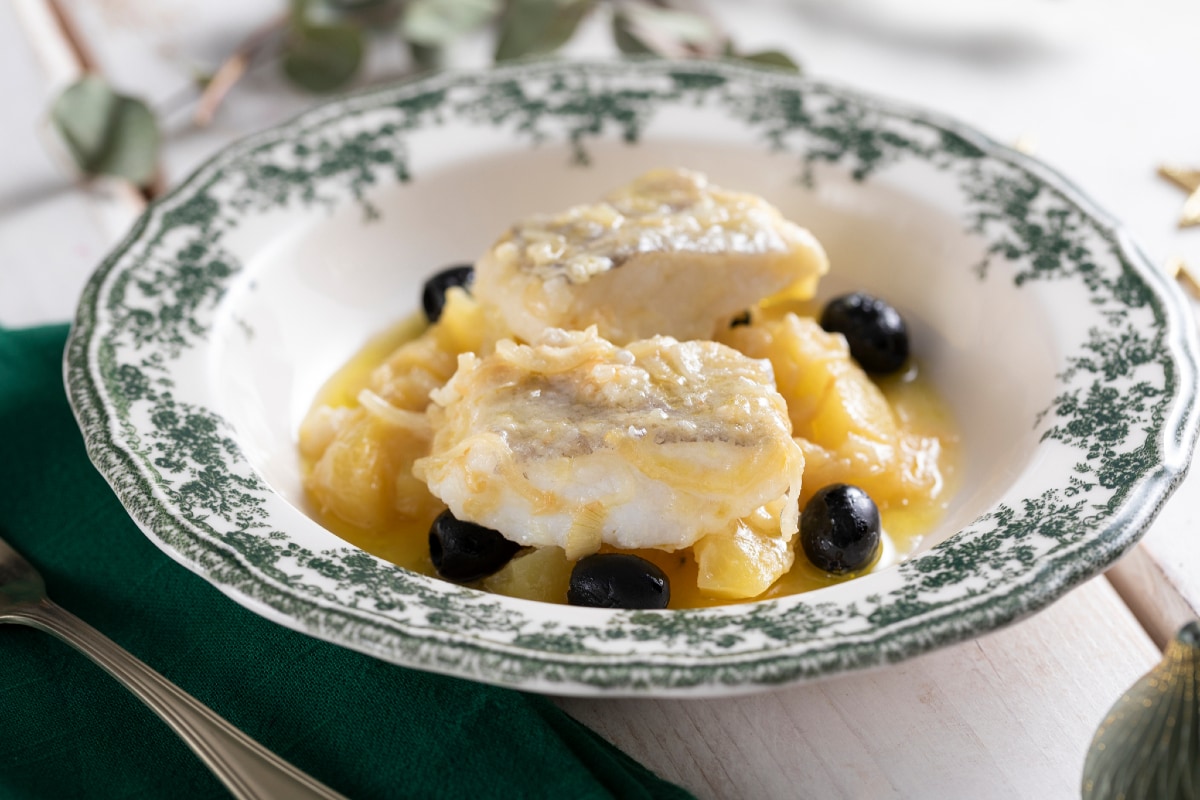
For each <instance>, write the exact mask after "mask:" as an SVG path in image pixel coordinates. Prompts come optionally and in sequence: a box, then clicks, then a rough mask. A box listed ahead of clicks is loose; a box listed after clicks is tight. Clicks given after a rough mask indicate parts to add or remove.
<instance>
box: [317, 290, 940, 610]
mask: <svg viewBox="0 0 1200 800" xmlns="http://www.w3.org/2000/svg"><path fill="white" fill-rule="evenodd" d="M811 310H812V308H811V304H801V303H792V302H786V303H779V304H764V306H763V307H761V308H756V309H755V310H754V313H753V315H752V319H751V322H750V324H747V325H738V326H735V327H731V328H730V329H729V330H728V331H727V332H726V333H725V334H724V335H723V336H721V337H720V339H721V341H722V342H723V343H724V344H727V345H730V346H732V347H734V348H736V349H738V350H741V351H742V352H743V353H745V354H746V355H749V356H751V357H753V358H767V359H770V360H771V362H772V365H773V368H774V372H775V375H776V381H777V385H778V388H779V390H780V393H781V394H783V396H784V398H785V399H786V400H787V402H788V410H789V416H790V417H791V418H792V423H793V435H795V436H797V437H798V441H799V443H800V444H801V448H802V450H803V451H804V454H805V459H806V467H805V472H804V488H803V490H802V494H801V503H803V502H805V501H806V500H807V498H808V497H809V496H811V494H812V493H813V492H815V491H816V490H817V489H820V488H821V487H822V486H823V485H826V484H828V483H834V482H845V483H852V484H855V485H860V486H862V488H864V489H865V490H866V491H867V492H868V493H869V494H870V495H871V496H872V498H873V499H875V500H876V502H877V504H878V505H879V508H880V513H881V517H882V521H883V529H884V537H883V539H884V545H883V548H882V552H881V556H880V558H879V559H878V560H877V561H876V563H875V565H873V567H872V568H870V569H868V570H866V571H871V569H879V568H883V567H886V566H890V565H891V564H894V563H897V562H899V561H903V560H904V559H905V558H907V557H908V556H910V555H911V554H913V553H914V552H916V551H917V550H918V549H919V547H920V545H921V543H922V541H923V539H924V537H925V536H926V535H927V534H928V533H929V532H930V531H931V530H932V529H933V528H934V527H935V526H936V524H937V522H938V520H939V519H940V518H941V516H942V514H943V513H944V511H945V508H946V505H947V502H948V499H949V498H950V497H951V496H952V495H953V490H954V488H955V484H956V476H957V463H958V457H959V453H958V439H957V433H956V430H955V426H954V423H953V420H952V418H951V415H950V413H949V411H948V409H947V408H946V407H945V405H944V404H943V403H942V402H941V400H940V398H939V397H938V396H937V394H936V392H935V391H934V389H933V387H932V386H931V385H930V383H929V382H928V381H927V380H926V379H925V378H924V377H923V376H922V375H921V372H920V369H919V366H918V365H917V364H916V363H915V362H914V363H913V364H910V366H909V368H908V369H907V370H906V371H904V372H903V373H901V374H899V375H895V376H889V377H887V378H884V379H882V380H872V379H870V378H868V377H867V376H866V374H865V373H863V372H862V371H861V370H860V369H858V368H857V366H856V365H854V364H853V362H852V361H851V360H850V359H849V355H848V352H847V351H846V349H845V343H844V341H843V340H842V339H841V337H839V336H832V335H830V334H826V333H825V332H824V331H822V330H821V329H820V327H819V326H818V325H817V324H816V322H815V321H813V320H812V319H811V317H808V316H804V315H805V314H807V313H809V312H811ZM414 343H416V344H415V345H414ZM402 346H406V347H402ZM490 346H491V341H489V340H488V334H487V324H486V321H485V320H484V319H482V317H481V316H480V314H479V309H478V307H477V306H476V305H475V304H474V303H473V302H472V301H471V300H470V299H469V297H468V296H467V295H466V294H465V293H462V292H460V291H457V290H456V291H452V292H451V293H450V295H449V296H448V303H447V307H446V310H445V311H444V312H443V318H442V320H441V321H440V322H439V323H438V325H436V326H432V327H430V328H427V327H426V325H425V323H424V319H423V318H422V317H420V316H416V317H414V318H410V319H408V320H405V321H403V322H401V323H400V324H398V325H396V326H395V327H393V328H392V329H390V330H388V331H385V332H384V333H382V334H381V335H379V336H377V337H375V338H374V339H372V340H371V341H370V342H369V343H368V344H367V345H366V346H365V347H363V348H362V350H360V351H359V352H358V353H357V354H356V355H355V356H354V357H353V358H351V359H350V360H349V361H348V362H347V363H346V364H345V365H344V366H343V367H342V368H341V369H340V370H339V371H338V372H337V373H336V374H335V375H333V376H332V377H331V378H330V380H329V381H328V382H327V383H326V384H325V386H324V387H323V388H322V389H321V391H320V392H319V394H318V395H317V397H316V398H315V401H314V404H313V411H312V412H310V414H309V417H308V418H307V419H306V421H305V423H304V425H303V426H302V430H301V453H302V458H303V461H304V468H305V476H306V483H307V485H308V488H309V491H308V496H309V500H310V503H309V509H308V510H309V513H310V514H311V515H312V516H313V517H314V518H315V519H317V520H318V521H319V522H320V523H321V524H322V525H324V526H325V527H326V528H328V529H329V530H330V531H332V532H333V533H335V534H336V535H338V536H339V537H341V538H343V539H345V540H346V541H348V542H350V543H351V544H354V545H355V546H357V547H360V548H362V549H363V550H365V551H367V552H369V553H371V554H373V555H376V556H378V557H380V558H383V559H385V560H387V561H390V562H392V563H395V564H397V565H399V566H402V567H405V568H407V569H411V570H414V571H416V572H420V573H423V574H427V575H431V576H436V573H435V571H434V569H433V564H432V562H431V560H430V557H429V546H428V534H429V526H430V523H431V521H432V519H433V517H434V516H436V514H437V513H438V512H439V511H440V510H441V508H443V507H444V506H442V505H441V504H440V502H439V501H437V500H436V498H433V497H432V495H429V494H428V492H427V490H425V489H424V487H423V485H421V484H420V482H419V481H416V480H415V479H414V478H412V477H411V475H409V474H406V472H411V463H412V461H413V460H414V459H415V458H416V457H419V456H420V455H422V453H415V454H411V455H408V456H405V457H403V458H399V459H391V460H390V461H389V458H387V457H385V456H381V455H380V454H381V453H384V454H386V450H387V448H386V446H384V445H385V443H384V442H382V441H379V442H375V441H374V440H373V439H372V437H373V436H376V434H375V433H374V432H373V431H374V430H375V428H372V427H371V425H370V422H369V420H367V419H366V418H367V417H369V413H365V412H364V410H363V409H362V404H363V402H367V403H371V404H376V403H377V402H378V401H379V400H380V399H384V400H386V401H387V402H388V403H392V404H395V405H396V406H398V407H399V408H400V409H401V410H400V411H398V412H397V413H398V414H410V413H411V416H412V419H411V420H410V419H409V418H408V417H400V418H399V421H398V422H397V424H398V425H400V426H401V427H403V426H404V425H410V424H411V425H412V426H413V430H412V431H404V436H403V437H402V438H401V439H400V440H399V441H401V442H402V443H412V442H418V443H419V442H420V441H422V440H421V436H422V435H424V434H422V433H421V431H420V430H419V428H420V420H419V419H418V414H417V413H416V412H418V411H421V410H423V406H421V403H422V401H423V397H422V392H425V393H426V395H425V396H427V391H428V389H427V388H425V384H419V385H416V386H411V385H408V384H403V385H402V384H401V383H398V382H397V381H395V380H391V381H390V382H389V380H388V375H389V374H390V373H388V371H387V369H386V368H384V369H381V365H388V364H389V361H391V362H396V361H397V360H399V361H402V362H403V363H404V364H405V368H406V369H409V368H411V365H412V363H413V361H414V359H416V360H417V361H418V362H419V363H420V364H421V368H420V369H419V370H417V371H418V372H421V373H423V377H424V379H425V380H426V382H427V383H428V384H429V385H430V386H436V385H437V384H438V383H439V382H444V381H445V380H446V379H447V378H448V377H449V374H447V371H450V372H452V371H453V365H454V360H455V356H456V355H457V353H458V352H463V351H465V350H472V349H475V348H476V347H490ZM397 354H400V355H399V356H398V355H397ZM364 390H368V391H367V392H365V393H364ZM387 413H390V412H387ZM355 414H357V415H360V416H361V417H362V418H363V420H362V422H361V424H362V425H364V426H365V427H364V430H365V431H366V433H364V434H362V435H361V437H360V440H361V441H360V444H358V445H355V446H356V447H358V450H357V451H355V452H353V453H352V454H351V455H352V456H353V459H351V458H350V457H347V458H346V459H344V460H343V462H342V463H344V464H350V465H352V466H349V467H340V468H339V467H336V466H335V467H334V468H333V469H332V471H331V469H330V467H329V465H328V464H327V463H326V464H322V465H321V466H320V467H317V463H318V460H319V457H320V456H321V454H322V452H323V451H324V450H326V447H325V446H322V445H326V444H327V436H328V434H327V432H326V431H325V430H324V429H325V428H326V427H328V426H329V421H330V420H336V421H337V425H341V426H343V427H344V426H345V425H346V424H347V423H345V419H350V418H351V416H350V415H355ZM339 415H343V416H339ZM385 416H386V414H385ZM334 427H336V426H334ZM377 427H378V429H379V430H384V428H385V426H377ZM387 430H388V431H393V430H394V428H387ZM384 435H385V434H382V433H381V434H378V437H379V438H380V439H382V438H383V437H384ZM386 435H387V436H392V435H394V433H388V434H386ZM314 442H317V445H314ZM364 443H365V444H364ZM372 445H379V446H378V447H375V448H374V449H371V446H372ZM403 446H415V445H410V444H404V445H403ZM364 447H365V449H364ZM364 452H365V453H366V455H365V456H364V455H363V453H364ZM354 459H357V460H354ZM328 460H329V459H328V457H326V458H325V461H328ZM335 461H336V460H335ZM364 465H365V466H364ZM314 468H318V469H324V472H323V473H322V474H321V475H320V476H319V477H320V480H313V470H314ZM347 470H350V471H356V470H361V471H360V472H358V473H357V474H347ZM338 482H341V483H344V484H345V485H348V486H351V487H352V490H351V491H350V493H353V492H355V491H358V490H363V489H366V490H369V491H368V495H367V498H366V500H365V501H360V502H357V504H355V505H350V504H347V505H344V506H342V508H345V509H351V510H350V511H349V512H348V513H339V507H338V505H337V498H336V495H335V496H334V500H333V501H331V500H330V494H329V492H330V487H329V484H331V483H333V484H337V483H338ZM314 487H315V488H314ZM333 491H334V492H336V486H335V487H334V490H333ZM415 495H423V496H421V497H418V498H416V501H419V502H416V501H414V502H409V501H413V500H414V497H413V496H415ZM356 497H357V495H356ZM360 508H366V509H368V510H369V511H370V513H364V514H360V513H359V509H360ZM394 508H399V509H402V510H403V513H401V512H400V511H396V512H395V513H392V511H391V509H394ZM350 516H353V517H355V518H354V519H348V518H347V517H350ZM799 539H800V536H799V534H797V535H796V536H795V537H793V539H792V541H791V543H790V545H789V546H790V547H791V548H792V550H793V551H794V552H795V559H794V562H793V564H792V566H791V568H790V569H789V570H788V571H787V572H786V573H785V574H783V575H782V577H780V578H779V579H778V580H776V581H775V582H774V583H773V584H772V585H771V586H770V588H768V589H767V590H766V591H765V592H763V593H761V594H759V595H757V596H755V597H751V598H746V599H745V600H731V599H728V598H727V597H720V596H713V595H710V594H706V593H705V592H702V591H701V590H700V588H699V587H698V585H697V582H698V577H699V570H700V567H699V566H698V563H697V557H696V555H695V553H694V552H693V549H692V548H691V547H688V548H684V549H682V550H678V551H675V552H666V551H661V550H649V549H639V550H635V551H631V552H634V553H635V554H637V555H640V556H642V557H643V558H646V559H647V560H649V561H651V562H653V563H655V564H656V565H658V566H659V567H660V568H661V569H662V570H663V571H664V572H665V573H666V575H667V576H668V578H669V579H670V581H671V602H670V607H671V608H691V607H704V606H714V605H725V604H729V603H731V602H747V601H752V600H757V599H766V598H772V597H779V596H782V595H788V594H795V593H799V592H805V591H809V590H812V589H817V588H821V587H823V586H828V585H831V584H833V583H838V582H841V581H844V580H848V579H850V578H853V577H855V576H856V575H857V574H862V573H852V574H849V575H831V574H829V573H826V572H823V571H821V570H819V569H817V568H816V567H814V566H813V565H812V564H811V563H809V562H808V560H807V559H806V558H805V556H804V553H803V550H802V548H801V547H800V544H799ZM698 544H699V543H698ZM604 549H605V550H610V549H611V548H610V547H608V546H605V548H604ZM544 550H545V551H546V552H540V551H538V552H536V557H533V556H534V555H535V551H527V552H526V553H525V554H523V555H519V556H518V557H517V558H516V559H514V560H513V562H511V563H510V565H509V567H506V568H504V569H503V570H501V572H500V573H497V574H496V575H494V576H492V577H490V578H486V579H484V580H483V581H481V582H480V583H479V585H480V588H484V589H486V590H490V591H496V592H500V593H503V594H510V595H513V596H521V597H526V598H529V599H542V600H550V601H557V602H564V601H565V585H566V583H565V582H566V580H567V576H568V575H569V570H570V566H571V562H569V561H568V560H567V559H566V557H565V555H564V554H563V552H562V551H561V550H559V549H558V548H544ZM551 551H557V552H551ZM735 578H736V576H735Z"/></svg>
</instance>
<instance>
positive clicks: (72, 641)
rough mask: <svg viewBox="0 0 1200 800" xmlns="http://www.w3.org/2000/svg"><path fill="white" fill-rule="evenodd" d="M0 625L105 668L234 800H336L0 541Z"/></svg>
mask: <svg viewBox="0 0 1200 800" xmlns="http://www.w3.org/2000/svg"><path fill="white" fill-rule="evenodd" d="M0 622H12V623H16V624H18V625H28V626H30V627H32V628H38V629H39V630H43V631H46V632H47V633H52V634H54V635H55V636H57V637H58V638H59V639H62V640H63V641H64V642H66V643H67V644H69V645H71V646H72V647H74V648H75V649H76V650H78V651H79V652H81V653H83V654H84V655H86V656H87V657H88V658H90V659H92V661H95V662H96V663H97V664H99V665H100V666H101V667H103V668H104V670H105V671H106V672H108V674H110V675H112V676H113V677H114V678H116V679H117V680H118V681H120V682H121V683H122V684H124V685H125V687H126V688H127V689H129V691H131V692H133V693H134V694H135V695H137V696H138V697H139V698H140V699H141V700H142V702H144V703H145V704H146V705H148V706H149V707H150V708H151V709H152V710H153V711H154V713H156V714H158V716H160V717H162V719H163V721H164V722H166V723H167V724H168V725H169V726H171V729H172V730H174V731H175V733H177V734H179V737H180V738H181V739H183V741H184V742H186V743H187V745H188V747H190V748H192V751H193V752H195V754H196V755H198V756H199V757H200V760H201V761H203V762H204V763H205V764H206V765H207V766H208V768H209V769H210V770H212V772H213V774H214V775H216V776H217V777H218V778H219V779H220V780H221V782H222V783H224V784H225V786H226V788H228V789H229V791H230V792H232V793H233V795H234V797H238V798H255V799H256V800H267V799H268V798H281V797H285V798H289V800H291V798H296V799H297V800H302V799H303V798H317V797H319V798H341V797H342V795H340V794H338V793H337V792H335V791H333V790H332V789H330V788H329V787H327V786H325V785H324V784H322V783H320V782H319V781H317V780H316V779H314V778H312V777H311V776H309V775H306V774H305V773H303V772H301V771H300V770H298V769H296V768H295V767H293V766H292V765H291V764H289V763H288V762H286V761H284V760H283V759H282V758H279V757H278V756H276V755H275V754H274V753H272V752H271V751H270V750H267V749H266V748H265V747H263V746H262V745H260V744H259V743H258V742H256V741H254V740H253V739H251V738H250V737H249V736H247V735H246V734H244V733H242V732H241V731H240V730H238V729H237V728H235V727H234V726H233V725H231V724H229V723H228V722H227V721H225V720H224V719H222V718H221V717H219V716H217V715H216V714H215V713H213V711H212V710H211V709H209V708H208V707H207V706H204V705H203V704H201V703H200V701H198V700H197V699H196V698H194V697H192V696H191V695H190V694H188V693H187V692H185V691H183V690H182V689H180V688H179V687H178V686H176V685H175V684H173V683H171V682H170V681H168V680H167V679H166V678H164V677H163V676H162V675H159V674H158V673H157V672H155V671H154V670H152V669H150V667H148V666H146V665H145V664H143V663H142V662H141V661H139V660H138V659H136V658H134V657H133V656H132V655H130V654H129V653H128V652H126V651H125V650H123V649H121V647H119V646H118V645H117V644H116V643H115V642H113V641H112V640H111V639H109V638H108V637H107V636H105V635H104V634H102V633H100V632H99V631H98V630H96V629H95V628H93V627H91V626H90V625H88V624H87V623H86V622H84V621H83V620H81V619H80V618H79V617H77V616H75V615H74V614H72V613H71V612H70V611H67V610H66V609H64V608H62V607H61V606H59V605H57V604H55V603H54V601H52V600H51V599H50V598H49V597H47V596H46V585H45V583H44V582H43V581H42V576H41V575H39V574H38V572H37V570H35V569H34V568H33V567H32V566H30V564H29V562H28V561H26V560H25V559H24V558H22V557H21V555H20V554H19V553H18V552H17V551H16V550H13V549H12V547H10V546H9V545H8V543H7V542H5V541H4V540H3V539H0Z"/></svg>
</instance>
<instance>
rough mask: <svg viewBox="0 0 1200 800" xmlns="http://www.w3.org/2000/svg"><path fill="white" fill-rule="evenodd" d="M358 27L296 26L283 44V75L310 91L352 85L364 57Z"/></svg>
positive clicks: (289, 32) (293, 26)
mask: <svg viewBox="0 0 1200 800" xmlns="http://www.w3.org/2000/svg"><path fill="white" fill-rule="evenodd" d="M363 49H364V45H363V35H362V31H360V30H359V29H358V28H357V27H355V26H353V25H348V24H341V23H334V24H321V25H314V24H310V23H305V22H300V23H293V25H292V27H291V28H290V29H289V31H288V35H287V38H286V39H285V40H284V45H283V72H284V74H285V75H287V76H288V78H289V79H291V81H292V82H293V83H295V84H296V85H297V86H300V87H302V88H304V89H307V90H309V91H310V92H332V91H334V90H335V89H340V88H342V87H343V86H345V85H346V84H347V83H349V82H350V81H351V80H352V79H353V78H354V75H355V74H356V73H357V72H358V68H359V65H360V64H361V63H362V58H363Z"/></svg>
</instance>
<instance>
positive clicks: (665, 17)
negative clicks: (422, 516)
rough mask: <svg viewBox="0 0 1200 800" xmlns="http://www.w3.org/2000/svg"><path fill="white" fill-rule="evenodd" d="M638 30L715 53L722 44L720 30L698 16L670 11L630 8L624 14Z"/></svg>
mask: <svg viewBox="0 0 1200 800" xmlns="http://www.w3.org/2000/svg"><path fill="white" fill-rule="evenodd" d="M626 13H627V14H628V15H629V18H630V21H631V22H632V23H633V24H634V25H636V26H637V27H639V28H642V29H644V30H647V31H653V32H654V33H655V34H657V35H659V36H661V37H664V38H669V39H672V40H675V41H679V42H683V43H685V44H689V45H693V46H696V47H701V48H704V49H710V48H711V49H714V50H719V49H720V47H719V45H720V43H721V42H722V41H723V37H722V35H721V31H720V29H719V28H718V27H717V26H716V25H715V24H714V23H713V22H712V20H710V19H708V18H707V17H705V16H703V15H701V14H693V13H692V12H690V11H680V10H678V9H674V8H656V7H655V6H642V5H632V6H629V8H628V11H627V12H626Z"/></svg>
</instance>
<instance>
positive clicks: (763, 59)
mask: <svg viewBox="0 0 1200 800" xmlns="http://www.w3.org/2000/svg"><path fill="white" fill-rule="evenodd" d="M734 58H736V59H738V60H739V61H749V62H750V63H752V64H765V65H767V66H770V67H778V68H779V69H786V70H788V71H790V72H800V65H799V64H797V63H796V62H795V61H793V60H792V59H791V57H790V56H788V55H787V54H786V53H782V52H780V51H779V50H761V51H759V52H757V53H739V54H736V55H734Z"/></svg>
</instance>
